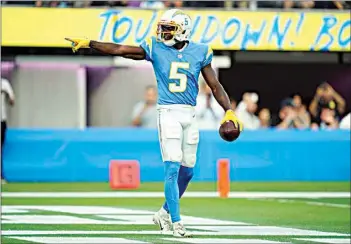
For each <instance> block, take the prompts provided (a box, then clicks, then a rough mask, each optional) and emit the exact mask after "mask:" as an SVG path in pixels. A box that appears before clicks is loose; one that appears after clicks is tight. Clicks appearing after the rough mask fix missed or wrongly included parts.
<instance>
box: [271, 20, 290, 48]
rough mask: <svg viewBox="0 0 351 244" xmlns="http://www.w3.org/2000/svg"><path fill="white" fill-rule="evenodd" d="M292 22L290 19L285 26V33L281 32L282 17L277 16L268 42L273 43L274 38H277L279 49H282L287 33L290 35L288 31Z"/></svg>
mask: <svg viewBox="0 0 351 244" xmlns="http://www.w3.org/2000/svg"><path fill="white" fill-rule="evenodd" d="M291 22H292V20H291V19H290V18H289V20H288V21H287V23H286V24H285V26H284V28H283V31H280V16H279V15H277V16H275V17H274V20H273V26H272V31H271V33H270V35H269V38H268V42H269V43H271V42H272V39H273V37H276V38H277V45H278V48H279V49H282V46H283V41H284V39H285V35H286V33H288V29H289V27H290V25H291Z"/></svg>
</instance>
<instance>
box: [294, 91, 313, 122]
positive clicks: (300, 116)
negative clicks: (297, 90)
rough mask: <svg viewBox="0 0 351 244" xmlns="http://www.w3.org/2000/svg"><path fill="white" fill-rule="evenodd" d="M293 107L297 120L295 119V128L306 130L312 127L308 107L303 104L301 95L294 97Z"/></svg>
mask: <svg viewBox="0 0 351 244" xmlns="http://www.w3.org/2000/svg"><path fill="white" fill-rule="evenodd" d="M293 105H294V110H295V112H296V118H295V119H294V124H295V127H296V128H298V129H306V128H309V127H310V125H311V117H310V114H309V113H308V112H307V109H306V106H305V105H304V104H302V98H301V96H300V95H297V94H296V95H294V96H293Z"/></svg>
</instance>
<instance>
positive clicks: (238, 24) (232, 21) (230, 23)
mask: <svg viewBox="0 0 351 244" xmlns="http://www.w3.org/2000/svg"><path fill="white" fill-rule="evenodd" d="M232 26H233V27H234V28H236V31H235V32H234V34H233V35H232V36H231V37H230V38H227V35H226V34H227V32H228V29H229V28H230V27H232ZM240 27H241V22H240V20H239V19H237V18H232V19H230V20H229V21H228V22H227V23H226V24H225V25H224V28H223V32H222V40H223V43H224V45H226V46H229V45H230V44H231V43H232V42H233V41H234V40H235V39H236V38H237V36H238V34H239V32H240Z"/></svg>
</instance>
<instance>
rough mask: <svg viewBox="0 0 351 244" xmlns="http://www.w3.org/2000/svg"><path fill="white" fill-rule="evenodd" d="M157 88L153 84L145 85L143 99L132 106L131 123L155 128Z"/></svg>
mask: <svg viewBox="0 0 351 244" xmlns="http://www.w3.org/2000/svg"><path fill="white" fill-rule="evenodd" d="M156 101H157V90H156V87H155V86H147V87H146V89H145V98H144V101H140V102H139V103H137V104H136V105H135V106H134V108H133V113H132V125H133V126H136V127H144V128H157V111H156Z"/></svg>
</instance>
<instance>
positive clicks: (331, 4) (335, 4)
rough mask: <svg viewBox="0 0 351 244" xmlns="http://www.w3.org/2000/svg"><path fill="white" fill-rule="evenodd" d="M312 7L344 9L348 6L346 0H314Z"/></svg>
mask: <svg viewBox="0 0 351 244" xmlns="http://www.w3.org/2000/svg"><path fill="white" fill-rule="evenodd" d="M313 8H315V9H340V10H342V9H345V8H349V5H348V4H347V3H346V1H314V4H313Z"/></svg>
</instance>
